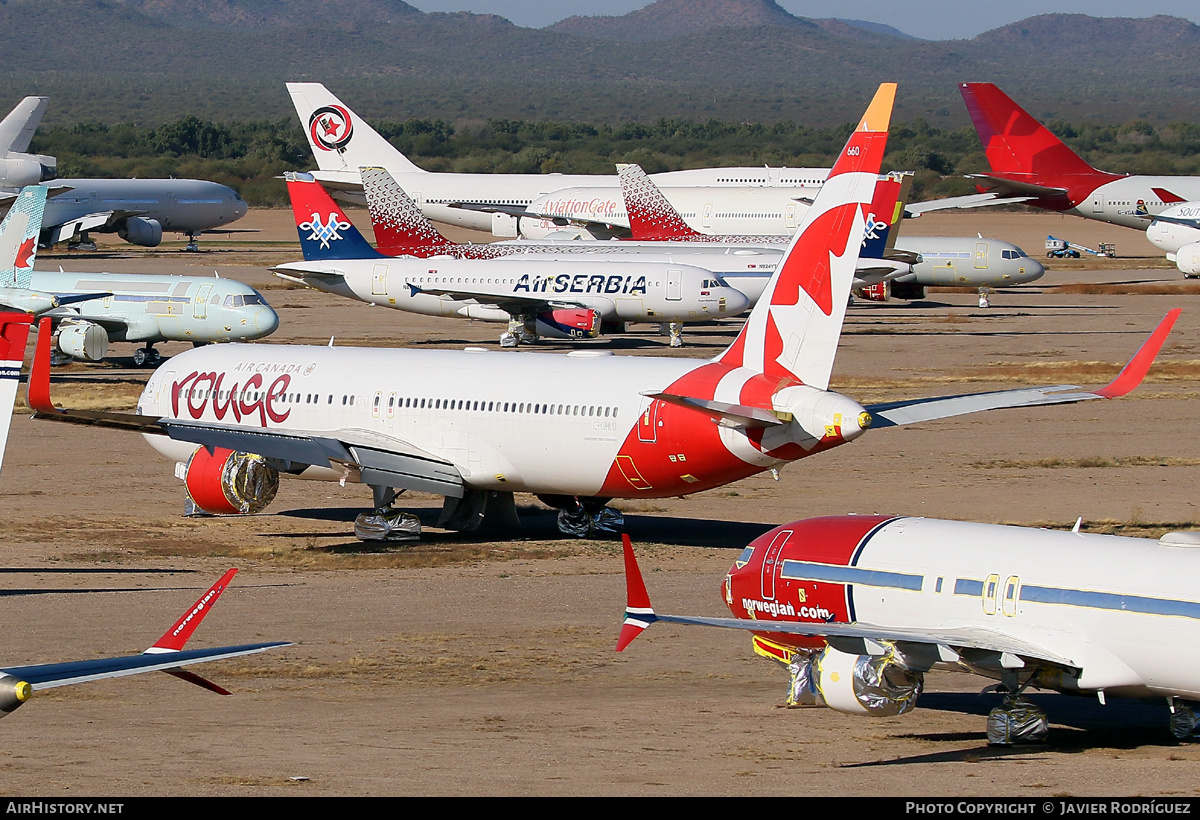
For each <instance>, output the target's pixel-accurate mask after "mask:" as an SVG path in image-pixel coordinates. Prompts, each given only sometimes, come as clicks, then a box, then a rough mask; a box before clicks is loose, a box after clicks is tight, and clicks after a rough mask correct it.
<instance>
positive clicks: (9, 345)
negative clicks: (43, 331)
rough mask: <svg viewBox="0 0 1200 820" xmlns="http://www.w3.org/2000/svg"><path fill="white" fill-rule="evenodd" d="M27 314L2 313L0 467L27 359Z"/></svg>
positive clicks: (0, 326)
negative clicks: (22, 371) (18, 387)
mask: <svg viewBox="0 0 1200 820" xmlns="http://www.w3.org/2000/svg"><path fill="white" fill-rule="evenodd" d="M32 321H33V317H32V316H31V315H29V314H28V313H0V467H3V466H4V449H5V447H6V446H7V445H8V427H9V425H10V424H11V423H12V416H13V413H12V408H13V403H14V402H15V401H16V399H17V384H18V383H19V382H20V380H21V362H23V361H24V360H25V342H26V341H27V340H28V339H29V325H30V323H31V322H32Z"/></svg>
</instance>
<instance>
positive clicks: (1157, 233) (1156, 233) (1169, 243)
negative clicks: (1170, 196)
mask: <svg viewBox="0 0 1200 820" xmlns="http://www.w3.org/2000/svg"><path fill="white" fill-rule="evenodd" d="M1138 212H1139V214H1140V215H1144V217H1145V218H1147V219H1150V220H1151V222H1150V226H1149V227H1148V228H1146V238H1147V239H1149V240H1150V242H1152V243H1153V244H1154V245H1155V246H1156V247H1159V248H1162V249H1163V251H1165V252H1166V254H1167V259H1169V260H1171V261H1172V262H1174V263H1175V267H1177V268H1179V271H1180V272H1181V273H1182V274H1183V275H1184V278H1186V279H1195V278H1197V277H1200V202H1181V203H1179V204H1176V205H1172V206H1170V207H1169V208H1165V209H1163V211H1162V212H1161V213H1159V214H1157V215H1156V216H1153V217H1151V216H1150V215H1149V212H1148V211H1146V210H1145V209H1144V208H1139V209H1138Z"/></svg>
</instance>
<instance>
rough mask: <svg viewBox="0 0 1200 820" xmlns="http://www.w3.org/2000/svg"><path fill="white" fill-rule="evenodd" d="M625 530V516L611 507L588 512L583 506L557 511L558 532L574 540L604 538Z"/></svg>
mask: <svg viewBox="0 0 1200 820" xmlns="http://www.w3.org/2000/svg"><path fill="white" fill-rule="evenodd" d="M624 529H625V516H623V515H621V513H620V511H619V510H614V509H613V508H612V507H600V508H599V509H597V510H589V509H588V508H587V507H585V506H584V505H583V504H579V505H577V506H576V507H574V508H573V509H561V510H559V511H558V531H559V532H561V533H562V534H563V535H570V536H573V537H575V538H604V537H606V536H612V535H620V534H621V533H622V532H623V531H624Z"/></svg>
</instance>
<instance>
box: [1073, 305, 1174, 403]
mask: <svg viewBox="0 0 1200 820" xmlns="http://www.w3.org/2000/svg"><path fill="white" fill-rule="evenodd" d="M1182 312H1183V311H1182V309H1181V308H1175V309H1174V310H1170V311H1167V315H1166V316H1164V317H1163V320H1162V321H1161V322H1159V323H1158V327H1156V328H1155V329H1154V332H1153V333H1151V334H1150V338H1149V339H1147V340H1146V342H1145V344H1143V345H1142V346H1141V347H1140V348H1139V349H1138V352H1137V353H1135V354H1133V358H1132V359H1130V360H1129V364H1127V365H1125V367H1124V368H1122V369H1121V372H1120V373H1118V374H1117V377H1116V378H1115V379H1113V380H1112V381H1111V382H1109V383H1108V384H1106V385H1105V386H1104V387H1101V388H1100V389H1099V390H1096V391H1094V392H1095V393H1096V395H1097V396H1101V397H1103V398H1106V399H1115V398H1116V397H1117V396H1124V395H1125V394H1126V393H1128V392H1129V391H1131V390H1133V388H1135V387H1137V386H1138V385H1139V384H1141V383H1142V380H1143V379H1145V378H1146V373H1147V372H1149V370H1150V365H1152V364H1154V357H1155V356H1157V355H1158V351H1159V350H1161V349H1162V346H1163V342H1165V341H1166V340H1167V334H1169V333H1170V332H1171V328H1172V327H1174V326H1175V320H1176V319H1178V318H1179V314H1180V313H1182Z"/></svg>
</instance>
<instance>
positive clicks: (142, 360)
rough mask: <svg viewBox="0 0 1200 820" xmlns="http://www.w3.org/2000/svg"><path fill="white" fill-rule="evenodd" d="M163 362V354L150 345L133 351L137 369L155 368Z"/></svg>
mask: <svg viewBox="0 0 1200 820" xmlns="http://www.w3.org/2000/svg"><path fill="white" fill-rule="evenodd" d="M161 361H162V354H161V353H159V352H158V351H157V350H155V349H154V345H152V344H148V345H146V346H145V347H139V348H138V349H137V350H135V351H133V363H134V365H135V366H137V367H155V366H157V365H158V363H159V362H161Z"/></svg>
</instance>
